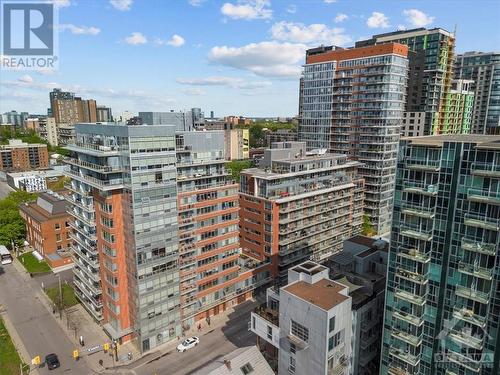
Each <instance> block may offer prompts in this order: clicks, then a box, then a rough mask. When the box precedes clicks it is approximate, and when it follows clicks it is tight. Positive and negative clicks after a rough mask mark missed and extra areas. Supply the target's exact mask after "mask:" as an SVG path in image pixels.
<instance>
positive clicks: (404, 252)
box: [397, 248, 431, 263]
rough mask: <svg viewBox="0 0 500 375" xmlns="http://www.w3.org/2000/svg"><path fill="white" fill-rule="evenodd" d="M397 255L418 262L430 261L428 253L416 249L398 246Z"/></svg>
mask: <svg viewBox="0 0 500 375" xmlns="http://www.w3.org/2000/svg"><path fill="white" fill-rule="evenodd" d="M397 255H398V256H400V257H401V258H406V259H410V260H413V261H415V262H419V263H429V262H430V261H431V257H430V255H427V254H425V253H422V252H419V251H418V250H417V249H406V248H400V249H399V251H398V253H397Z"/></svg>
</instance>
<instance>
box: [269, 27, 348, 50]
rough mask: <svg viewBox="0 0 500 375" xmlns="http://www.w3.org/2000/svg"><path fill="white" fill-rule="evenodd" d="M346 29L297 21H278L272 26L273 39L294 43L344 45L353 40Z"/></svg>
mask: <svg viewBox="0 0 500 375" xmlns="http://www.w3.org/2000/svg"><path fill="white" fill-rule="evenodd" d="M343 32H344V29H341V28H337V27H334V28H329V27H328V26H327V25H324V24H321V23H316V24H312V25H309V26H306V25H304V24H302V23H295V22H285V21H282V22H278V23H275V24H274V25H273V26H272V27H271V35H272V37H273V39H276V40H283V41H288V42H294V43H325V44H336V45H343V44H347V43H349V42H350V41H351V38H350V37H349V36H348V35H345V34H343Z"/></svg>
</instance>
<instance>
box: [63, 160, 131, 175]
mask: <svg viewBox="0 0 500 375" xmlns="http://www.w3.org/2000/svg"><path fill="white" fill-rule="evenodd" d="M64 161H65V162H66V163H67V164H72V165H76V166H79V167H82V168H86V169H90V170H93V171H96V172H99V173H118V172H123V171H124V170H125V168H124V167H121V166H110V165H102V164H95V163H91V162H88V161H84V160H79V159H75V158H65V159H64Z"/></svg>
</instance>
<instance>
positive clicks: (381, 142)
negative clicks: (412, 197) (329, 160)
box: [299, 43, 408, 234]
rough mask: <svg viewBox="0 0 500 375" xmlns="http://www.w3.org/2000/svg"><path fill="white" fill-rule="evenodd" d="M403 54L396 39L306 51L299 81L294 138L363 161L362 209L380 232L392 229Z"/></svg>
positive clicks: (403, 90) (405, 64)
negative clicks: (297, 135)
mask: <svg viewBox="0 0 500 375" xmlns="http://www.w3.org/2000/svg"><path fill="white" fill-rule="evenodd" d="M407 52H408V48H407V47H406V46H404V45H401V44H396V43H387V44H382V45H375V46H367V47H359V48H351V49H341V48H337V47H333V46H330V47H318V48H314V49H310V50H308V51H307V52H306V64H305V66H304V73H303V78H302V83H301V91H300V97H301V100H300V102H301V113H300V116H299V117H300V122H299V140H300V141H306V142H307V148H308V149H315V148H320V149H327V150H329V151H331V152H335V153H342V154H347V155H348V156H349V157H351V158H353V159H356V160H359V161H360V162H362V163H363V165H362V166H360V168H359V174H360V175H361V176H362V177H364V178H365V184H366V185H365V200H366V204H365V212H366V214H367V215H368V216H369V218H370V221H371V224H372V225H373V226H374V229H375V230H376V231H377V232H378V233H380V234H383V233H386V232H388V231H389V230H390V227H391V211H392V200H393V190H394V177H395V169H396V156H397V147H398V140H399V134H400V132H401V123H402V118H403V111H404V103H405V93H406V80H407V69H408V61H407V59H406V56H407Z"/></svg>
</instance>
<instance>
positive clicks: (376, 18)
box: [366, 12, 391, 29]
mask: <svg viewBox="0 0 500 375" xmlns="http://www.w3.org/2000/svg"><path fill="white" fill-rule="evenodd" d="M366 25H367V26H368V27H369V28H371V29H377V28H386V27H390V26H391V25H390V24H389V18H387V16H386V15H385V14H384V13H380V12H373V13H372V15H371V16H370V17H369V18H368V19H367V20H366Z"/></svg>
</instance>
